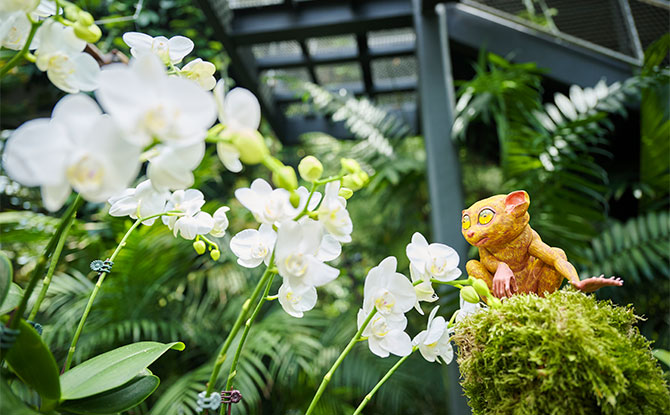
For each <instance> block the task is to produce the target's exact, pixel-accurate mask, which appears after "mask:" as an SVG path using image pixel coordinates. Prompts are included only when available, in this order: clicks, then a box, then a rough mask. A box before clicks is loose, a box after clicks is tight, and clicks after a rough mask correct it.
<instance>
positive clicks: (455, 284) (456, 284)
mask: <svg viewBox="0 0 670 415" xmlns="http://www.w3.org/2000/svg"><path fill="white" fill-rule="evenodd" d="M430 282H432V283H433V284H442V285H451V286H452V287H457V288H463V287H464V286H466V285H472V282H471V281H470V280H469V279H467V280H455V281H439V280H436V279H434V278H433V279H431V280H430Z"/></svg>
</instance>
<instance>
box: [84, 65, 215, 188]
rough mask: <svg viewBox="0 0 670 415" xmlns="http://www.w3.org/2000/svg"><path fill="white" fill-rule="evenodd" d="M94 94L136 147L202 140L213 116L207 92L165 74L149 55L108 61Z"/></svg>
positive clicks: (186, 81) (211, 104) (161, 67)
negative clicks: (123, 61) (155, 142)
mask: <svg viewBox="0 0 670 415" xmlns="http://www.w3.org/2000/svg"><path fill="white" fill-rule="evenodd" d="M96 98H97V99H98V101H99V102H100V105H102V107H103V108H104V109H105V110H106V111H107V112H108V113H109V114H110V115H111V116H112V117H114V118H115V119H116V120H117V122H118V123H119V125H120V126H121V127H122V128H123V129H124V130H125V131H126V133H127V134H128V139H129V141H130V142H132V143H135V144H137V145H139V146H142V147H144V146H147V145H149V144H151V143H152V142H153V140H154V139H157V140H159V141H161V142H163V143H165V144H167V145H169V146H171V147H177V148H179V149H181V148H183V147H184V146H189V145H193V144H196V143H202V142H203V141H204V139H205V136H206V135H207V130H208V128H209V127H210V126H211V125H212V124H213V123H214V120H215V119H216V105H215V103H214V99H213V97H212V94H211V93H209V92H206V91H203V89H202V88H200V87H199V86H198V85H196V84H194V83H193V82H192V81H189V80H188V79H183V78H178V77H170V76H168V75H167V73H166V71H165V66H164V65H163V64H162V63H161V62H160V61H159V60H158V58H157V57H156V56H154V55H152V54H145V55H141V56H138V57H137V58H136V59H132V60H131V62H130V65H128V66H125V65H122V64H116V65H108V66H107V68H106V69H105V70H104V71H102V72H101V73H100V79H99V88H98V90H97V91H96ZM151 179H152V180H154V178H151ZM154 181H155V180H154Z"/></svg>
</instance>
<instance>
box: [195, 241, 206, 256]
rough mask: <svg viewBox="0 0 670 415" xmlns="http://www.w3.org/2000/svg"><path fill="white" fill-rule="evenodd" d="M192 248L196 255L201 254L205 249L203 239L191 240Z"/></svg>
mask: <svg viewBox="0 0 670 415" xmlns="http://www.w3.org/2000/svg"><path fill="white" fill-rule="evenodd" d="M193 249H195V252H197V253H198V255H202V254H204V253H205V251H206V250H207V245H205V243H204V242H203V241H195V242H193Z"/></svg>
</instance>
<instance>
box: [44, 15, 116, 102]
mask: <svg viewBox="0 0 670 415" xmlns="http://www.w3.org/2000/svg"><path fill="white" fill-rule="evenodd" d="M36 36H37V37H38V39H39V47H38V48H37V50H36V51H35V57H36V61H35V64H36V65H37V68H39V70H40V71H42V72H46V73H47V77H48V78H49V80H50V81H51V83H53V84H54V85H55V86H56V87H58V88H59V89H61V90H63V91H65V92H68V93H71V94H75V93H77V92H79V91H93V90H94V89H96V88H97V86H98V80H99V76H100V67H99V66H98V63H97V62H96V61H95V59H93V57H92V56H91V55H89V54H87V53H83V50H84V48H85V47H86V42H84V41H83V40H81V39H79V38H78V37H77V36H76V35H75V34H74V29H73V28H72V27H66V26H64V25H62V24H61V23H58V22H57V21H55V20H51V19H50V20H47V21H46V22H44V23H43V24H42V26H41V27H40V28H39V29H38V33H37V35H36ZM117 88H118V86H117Z"/></svg>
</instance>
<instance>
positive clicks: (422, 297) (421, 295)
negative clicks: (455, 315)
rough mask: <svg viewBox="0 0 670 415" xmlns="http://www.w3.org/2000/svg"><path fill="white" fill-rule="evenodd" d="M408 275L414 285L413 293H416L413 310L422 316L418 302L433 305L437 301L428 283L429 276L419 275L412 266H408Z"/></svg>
mask: <svg viewBox="0 0 670 415" xmlns="http://www.w3.org/2000/svg"><path fill="white" fill-rule="evenodd" d="M409 275H410V278H411V279H412V283H413V284H416V285H414V292H415V293H416V303H415V304H414V308H415V309H416V311H418V312H419V314H421V315H423V310H422V309H421V305H420V302H421V301H425V302H427V303H433V302H435V301H437V300H438V296H437V294H435V289H434V288H433V284H432V283H431V282H430V276H429V275H425V274H421V272H420V271H419V270H418V269H416V267H415V266H414V265H412V264H410V265H409Z"/></svg>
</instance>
